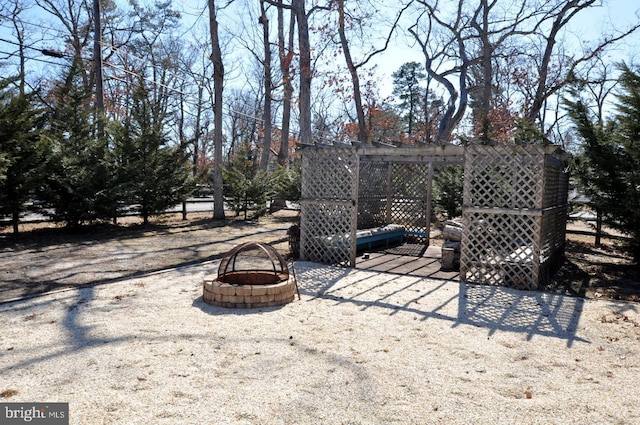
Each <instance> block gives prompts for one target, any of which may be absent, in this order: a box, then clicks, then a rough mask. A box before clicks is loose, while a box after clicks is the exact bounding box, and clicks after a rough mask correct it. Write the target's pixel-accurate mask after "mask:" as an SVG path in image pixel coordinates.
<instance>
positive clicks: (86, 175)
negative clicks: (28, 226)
mask: <svg viewBox="0 0 640 425" xmlns="http://www.w3.org/2000/svg"><path fill="white" fill-rule="evenodd" d="M82 72H83V71H82V64H81V63H79V61H75V62H74V63H73V64H72V66H71V67H70V69H69V71H68V74H67V76H66V79H65V81H64V83H63V84H60V85H59V86H58V87H56V88H55V89H54V90H53V92H52V97H53V98H54V105H53V106H54V110H53V113H52V116H51V118H50V125H51V128H50V129H49V131H48V138H49V139H50V140H51V144H52V149H51V154H50V155H49V157H48V160H47V162H46V167H47V172H46V179H45V188H44V197H45V200H46V201H47V204H48V206H50V207H52V208H53V210H54V212H53V213H52V214H51V215H52V218H53V219H54V220H56V221H63V222H65V223H66V224H67V226H69V227H78V226H80V225H81V224H83V223H87V222H91V221H94V220H99V219H108V218H111V217H113V216H114V214H115V208H116V199H115V195H114V193H113V190H112V185H113V167H112V164H111V161H110V157H109V151H108V144H107V139H106V138H105V137H98V135H97V131H96V130H97V122H96V121H95V120H93V118H92V108H91V93H90V92H88V91H86V90H85V89H84V88H83V87H84V85H83V84H82Z"/></svg>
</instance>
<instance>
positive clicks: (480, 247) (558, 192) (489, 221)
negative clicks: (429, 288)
mask: <svg viewBox="0 0 640 425" xmlns="http://www.w3.org/2000/svg"><path fill="white" fill-rule="evenodd" d="M554 151H555V148H553V147H542V146H514V147H505V146H495V147H491V146H471V147H467V148H466V151H465V164H464V167H465V178H464V193H463V198H464V201H463V222H464V232H463V238H462V249H461V258H460V276H461V278H462V279H463V280H465V281H467V282H471V283H482V284H497V285H505V286H510V287H515V288H519V289H536V288H538V287H539V286H540V284H541V283H543V282H544V281H545V280H546V279H547V278H548V275H549V272H550V271H551V270H552V268H553V267H555V266H556V265H557V264H558V261H557V260H558V259H559V258H561V257H562V255H563V252H564V241H565V226H566V214H567V189H568V175H567V174H566V173H565V171H564V167H565V162H564V157H563V156H562V155H560V154H555V153H554Z"/></svg>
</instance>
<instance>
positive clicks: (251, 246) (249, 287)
mask: <svg viewBox="0 0 640 425" xmlns="http://www.w3.org/2000/svg"><path fill="white" fill-rule="evenodd" d="M292 267H293V266H292ZM297 288H298V285H297V282H296V278H295V273H294V274H292V275H290V274H289V268H288V266H287V263H286V261H285V260H284V258H283V257H282V256H281V255H280V254H279V253H278V252H277V251H276V250H275V249H274V248H273V247H272V246H271V245H268V244H263V243H258V242H248V243H245V244H241V245H238V246H236V247H235V248H233V249H232V250H231V251H229V252H228V253H227V254H226V255H225V256H224V257H223V259H222V261H221V262H220V266H219V267H218V276H217V277H216V278H215V279H205V280H204V283H203V295H202V297H203V300H204V301H205V302H206V303H208V304H211V305H214V306H218V307H225V308H262V307H275V306H280V305H284V304H287V303H289V302H291V301H293V300H294V297H295V294H296V291H297ZM298 296H299V294H298Z"/></svg>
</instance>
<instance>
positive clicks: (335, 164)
mask: <svg viewBox="0 0 640 425" xmlns="http://www.w3.org/2000/svg"><path fill="white" fill-rule="evenodd" d="M357 163H358V157H357V156H356V154H355V152H354V151H353V150H352V149H347V148H317V149H312V148H308V149H305V150H304V151H303V155H302V169H303V170H304V171H303V173H302V199H330V200H353V199H355V198H354V197H353V196H354V192H355V187H356V186H355V183H356V178H357V177H358V167H357Z"/></svg>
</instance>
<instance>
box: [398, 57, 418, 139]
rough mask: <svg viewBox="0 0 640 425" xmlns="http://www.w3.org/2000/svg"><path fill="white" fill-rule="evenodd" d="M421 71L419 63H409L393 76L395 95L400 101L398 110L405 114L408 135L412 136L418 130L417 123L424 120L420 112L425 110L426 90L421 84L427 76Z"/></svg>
mask: <svg viewBox="0 0 640 425" xmlns="http://www.w3.org/2000/svg"><path fill="white" fill-rule="evenodd" d="M421 69H422V66H421V65H420V64H419V63H418V62H407V63H405V64H403V65H402V66H401V67H400V69H398V70H397V71H396V72H394V73H393V74H392V77H393V95H394V96H396V97H397V98H398V99H399V100H400V103H399V105H398V108H399V109H400V111H401V114H403V116H402V119H403V121H404V122H405V125H406V132H407V134H412V133H413V132H414V131H415V130H416V123H417V122H418V121H420V120H422V118H421V116H420V111H422V110H423V108H422V107H421V106H422V103H423V101H424V90H423V89H422V88H421V87H420V83H421V82H422V80H424V78H425V77H426V74H425V73H424V72H423V71H422V70H421Z"/></svg>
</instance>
